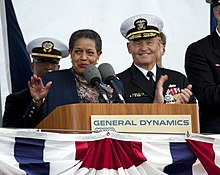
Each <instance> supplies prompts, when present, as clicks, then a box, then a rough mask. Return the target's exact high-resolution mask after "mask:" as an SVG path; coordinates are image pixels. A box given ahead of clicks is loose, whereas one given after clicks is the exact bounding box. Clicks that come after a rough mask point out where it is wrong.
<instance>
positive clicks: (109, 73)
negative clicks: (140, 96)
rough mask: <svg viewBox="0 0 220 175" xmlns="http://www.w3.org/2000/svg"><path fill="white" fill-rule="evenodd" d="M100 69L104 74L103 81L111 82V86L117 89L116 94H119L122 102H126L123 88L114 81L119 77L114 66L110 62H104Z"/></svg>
mask: <svg viewBox="0 0 220 175" xmlns="http://www.w3.org/2000/svg"><path fill="white" fill-rule="evenodd" d="M98 69H99V71H100V73H101V75H102V80H103V82H104V83H106V84H110V86H111V87H112V88H113V89H114V90H115V92H116V94H117V95H118V97H119V100H120V102H122V103H125V100H124V98H123V96H122V92H121V90H120V89H119V88H118V87H117V85H116V84H115V82H114V80H115V79H117V78H116V75H115V71H114V69H113V67H112V66H111V65H110V64H109V63H102V64H101V65H99V67H98Z"/></svg>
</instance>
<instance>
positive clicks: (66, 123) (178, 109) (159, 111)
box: [36, 103, 199, 133]
mask: <svg viewBox="0 0 220 175" xmlns="http://www.w3.org/2000/svg"><path fill="white" fill-rule="evenodd" d="M198 114H199V112H198V105H197V104H138V103H137V104H132V103H129V104H116V103H112V104H103V103H102V104H91V103H90V104H85V103H84V104H70V105H64V106H59V107H57V108H55V109H54V110H53V111H52V112H51V113H50V114H49V115H48V116H47V117H46V118H44V120H43V121H42V122H41V123H40V124H39V125H38V126H37V127H36V128H38V129H61V130H84V131H88V130H89V131H90V130H92V129H94V128H91V116H102V117H103V116H105V117H109V119H108V120H112V119H114V120H115V122H116V121H119V120H121V122H122V120H125V121H127V123H128V124H129V122H130V123H131V126H129V128H128V126H126V127H124V129H126V128H127V129H128V130H127V131H131V129H132V128H134V127H133V126H132V122H133V124H134V126H135V124H138V123H139V125H140V126H139V128H138V127H136V128H135V129H134V130H135V131H140V129H142V130H141V131H147V130H146V129H148V128H149V130H150V131H151V132H154V131H156V130H157V131H160V132H161V133H162V132H169V131H174V132H172V133H178V132H185V131H187V130H189V131H192V132H194V133H199V117H198V116H199V115H198ZM122 116H123V118H122ZM125 117H126V118H125ZM127 117H128V118H127ZM159 117H162V118H159ZM170 117H171V118H170ZM172 117H173V118H172ZM100 119H102V120H104V119H105V118H98V120H100ZM105 120H106V119H105ZM132 120H133V121H132ZM150 120H152V121H154V124H155V123H156V122H157V120H158V122H159V123H160V125H159V126H158V125H157V126H156V125H155V126H154V127H152V126H151V125H148V126H147V124H148V123H149V121H150ZM165 120H166V121H165ZM172 120H173V121H172ZM181 120H183V121H181ZM164 121H165V123H169V122H168V121H170V123H171V124H172V122H174V124H175V126H174V128H173V129H172V130H168V129H167V128H168V127H167V126H165V124H164V125H162V124H163V122H164ZM96 124H97V123H96ZM171 126H172V125H171ZM97 127H98V126H97ZM101 127H102V126H101ZM155 128H156V129H155ZM158 128H159V129H158ZM162 128H165V129H164V130H162ZM169 128H170V127H169ZM116 129H118V128H116ZM180 129H181V130H180Z"/></svg>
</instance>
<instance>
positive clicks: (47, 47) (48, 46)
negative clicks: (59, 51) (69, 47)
mask: <svg viewBox="0 0 220 175" xmlns="http://www.w3.org/2000/svg"><path fill="white" fill-rule="evenodd" d="M42 47H43V51H44V52H52V50H53V47H54V44H53V43H52V42H51V41H44V42H43V43H42Z"/></svg>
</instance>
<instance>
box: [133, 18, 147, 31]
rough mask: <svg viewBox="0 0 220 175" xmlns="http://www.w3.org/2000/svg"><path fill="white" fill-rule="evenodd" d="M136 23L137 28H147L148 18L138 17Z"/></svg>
mask: <svg viewBox="0 0 220 175" xmlns="http://www.w3.org/2000/svg"><path fill="white" fill-rule="evenodd" d="M134 25H135V27H136V29H137V30H145V29H146V28H147V20H146V19H137V20H136V21H135V22H134Z"/></svg>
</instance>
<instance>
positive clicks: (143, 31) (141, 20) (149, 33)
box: [120, 14, 163, 40]
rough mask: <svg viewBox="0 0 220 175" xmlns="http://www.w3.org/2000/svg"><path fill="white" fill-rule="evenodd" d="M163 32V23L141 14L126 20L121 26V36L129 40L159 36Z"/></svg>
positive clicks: (152, 16) (156, 18)
mask: <svg viewBox="0 0 220 175" xmlns="http://www.w3.org/2000/svg"><path fill="white" fill-rule="evenodd" d="M162 30H163V21H162V20H161V19H160V18H159V17H157V16H155V15H150V14H139V15H135V16H132V17H130V18H128V19H126V20H125V21H124V22H123V23H122V24H121V28H120V31H121V34H122V36H123V37H125V38H126V39H128V40H134V39H141V38H150V37H155V36H158V35H159V33H160V32H161V31H162Z"/></svg>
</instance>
